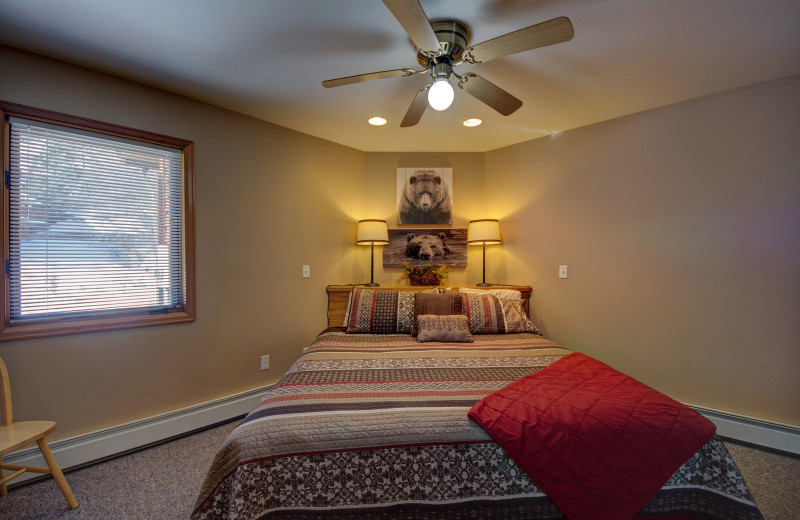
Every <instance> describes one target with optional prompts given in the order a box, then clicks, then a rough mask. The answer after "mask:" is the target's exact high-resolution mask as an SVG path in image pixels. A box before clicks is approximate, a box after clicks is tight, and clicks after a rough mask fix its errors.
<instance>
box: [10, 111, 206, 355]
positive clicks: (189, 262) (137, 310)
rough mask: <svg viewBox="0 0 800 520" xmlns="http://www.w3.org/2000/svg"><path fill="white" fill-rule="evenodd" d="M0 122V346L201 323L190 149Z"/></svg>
mask: <svg viewBox="0 0 800 520" xmlns="http://www.w3.org/2000/svg"><path fill="white" fill-rule="evenodd" d="M0 110H2V112H3V114H2V115H3V133H2V137H3V169H4V172H5V183H4V185H3V197H2V200H3V204H4V206H3V240H4V243H3V245H4V248H3V250H4V261H5V275H4V277H3V279H4V284H3V289H4V291H3V292H4V304H3V308H4V316H3V318H4V319H3V324H2V331H0V340H11V339H20V338H28V337H37V336H50V335H57V334H70V333H77V332H88V331H95V330H107V329H115V328H124V327H137V326H145V325H158V324H166V323H177V322H185V321H193V320H194V214H193V200H192V198H193V176H192V143H191V142H189V141H184V140H181V139H176V138H171V137H167V136H162V135H158V134H152V133H149V132H144V131H139V130H133V129H130V128H124V127H119V126H116V125H111V124H107V123H100V122H97V121H91V120H86V119H82V118H78V117H74V116H68V115H64V114H57V113H54V112H49V111H45V110H39V109H35V108H30V107H24V106H21V105H16V104H11V103H5V102H0Z"/></svg>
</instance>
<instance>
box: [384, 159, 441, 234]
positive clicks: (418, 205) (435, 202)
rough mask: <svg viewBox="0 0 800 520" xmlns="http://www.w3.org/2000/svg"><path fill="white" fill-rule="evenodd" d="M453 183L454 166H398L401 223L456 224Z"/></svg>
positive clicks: (398, 211) (398, 206)
mask: <svg viewBox="0 0 800 520" xmlns="http://www.w3.org/2000/svg"><path fill="white" fill-rule="evenodd" d="M452 186H453V169H452V168H398V169H397V224H398V225H409V224H410V225H415V226H416V225H420V224H440V225H441V224H448V225H449V224H452V223H453V192H452Z"/></svg>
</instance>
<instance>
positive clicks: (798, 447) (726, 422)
mask: <svg viewBox="0 0 800 520" xmlns="http://www.w3.org/2000/svg"><path fill="white" fill-rule="evenodd" d="M689 406H690V407H691V408H692V409H694V410H696V411H698V412H700V413H701V414H703V415H704V416H706V417H707V418H708V419H709V420H710V421H711V422H713V423H714V424H716V425H717V435H719V436H720V437H722V438H723V439H730V440H732V441H738V442H743V443H745V444H752V445H754V446H758V447H762V448H766V449H769V450H775V451H780V452H784V453H789V454H792V455H800V427H797V426H792V425H791V424H783V423H778V422H772V421H764V420H761V419H756V418H755V417H747V416H745V415H738V414H732V413H728V412H722V411H720V410H713V409H711V408H704V407H702V406H694V405H691V404H690V405H689Z"/></svg>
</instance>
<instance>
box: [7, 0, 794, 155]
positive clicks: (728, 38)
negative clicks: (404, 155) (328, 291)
mask: <svg viewBox="0 0 800 520" xmlns="http://www.w3.org/2000/svg"><path fill="white" fill-rule="evenodd" d="M420 3H421V5H422V7H423V9H424V10H425V12H426V13H427V15H428V18H429V19H431V20H437V19H456V20H459V21H461V22H463V23H465V24H466V25H467V26H468V27H469V29H470V30H471V33H472V37H471V42H472V43H473V44H475V43H479V42H482V41H485V40H488V39H491V38H493V37H495V36H499V35H501V34H505V33H507V32H510V31H513V30H516V29H520V28H523V27H527V26H529V25H534V24H536V23H539V22H543V21H545V20H549V19H551V18H555V17H558V16H567V17H569V18H570V19H571V20H572V24H573V26H574V28H575V38H574V39H573V40H571V41H569V42H566V43H561V44H558V45H554V46H550V47H545V48H541V49H536V50H532V51H528V52H525V53H521V54H516V55H513V56H510V57H507V58H504V59H500V60H496V61H492V62H488V63H484V64H480V65H475V66H468V65H462V66H459V67H457V69H456V70H457V72H459V73H463V72H465V71H467V70H473V71H475V72H476V73H478V74H480V75H481V76H483V77H485V78H486V79H488V80H490V81H492V82H493V83H495V84H497V85H498V86H500V87H502V88H503V89H505V90H507V91H508V92H510V93H511V94H513V95H515V96H516V97H518V98H519V99H521V100H522V101H523V102H524V104H523V106H522V108H520V109H519V110H518V111H517V112H515V113H514V114H512V115H510V116H508V117H504V116H501V115H500V114H498V113H496V112H494V111H493V110H492V109H490V108H489V107H487V106H485V105H483V104H481V103H480V102H479V101H477V100H475V99H474V98H472V97H470V96H468V95H466V94H465V93H464V92H460V91H458V89H456V100H455V102H454V103H453V106H452V107H451V108H450V109H448V110H447V111H445V112H436V111H434V110H431V109H428V110H427V111H426V112H425V115H424V116H423V117H422V120H421V122H420V124H419V125H417V126H415V127H411V128H400V127H399V125H400V121H401V120H402V118H403V115H404V114H405V111H406V109H407V108H408V106H409V104H410V103H411V100H412V99H413V97H414V95H415V94H416V92H417V90H418V89H419V87H420V86H422V85H423V84H424V83H425V82H426V81H427V80H428V76H427V75H424V74H421V75H417V76H413V77H407V78H402V77H401V78H391V79H382V80H377V81H370V82H365V83H360V84H355V85H348V86H342V87H338V88H331V89H326V88H323V87H322V86H321V84H320V83H321V82H322V81H323V80H326V79H330V78H336V77H341V76H350V75H354V74H362V73H367V72H374V71H381V70H386V69H395V68H404V67H415V68H417V67H416V59H415V53H414V50H413V45H412V44H411V42H410V40H409V38H408V36H407V35H406V34H405V32H404V31H403V29H402V27H401V26H400V24H399V23H398V22H397V20H395V18H394V17H393V16H392V14H391V13H390V12H389V11H388V9H387V8H386V7H385V6H384V5H383V3H382V2H380V1H379V0H281V1H278V0H235V1H231V0H227V1H226V0H192V1H187V0H69V1H64V0H0V43H4V44H7V45H10V46H13V47H17V48H20V49H24V50H29V51H32V52H36V53H40V54H44V55H47V56H52V57H55V58H59V59H62V60H64V61H68V62H71V63H76V64H79V65H83V66H85V67H89V68H92V69H96V70H100V71H103V72H107V73H109V74H113V75H117V76H121V77H124V78H129V79H133V80H136V81H139V82H142V83H145V84H149V85H153V86H156V87H159V88H162V89H165V90H168V91H172V92H177V93H180V94H183V95H186V96H189V97H192V98H196V99H200V100H203V101H207V102H209V103H213V104H215V105H219V106H221V107H225V108H229V109H231V110H235V111H237V112H241V113H244V114H249V115H251V116H254V117H257V118H260V119H263V120H265V121H270V122H272V123H276V124H279V125H282V126H285V127H288V128H292V129H295V130H299V131H301V132H305V133H307V134H311V135H315V136H319V137H322V138H324V139H328V140H331V141H334V142H337V143H341V144H344V145H347V146H351V147H353V148H357V149H360V150H365V151H486V150H491V149H494V148H498V147H501V146H506V145H509V144H513V143H517V142H521V141H527V140H530V139H534V138H537V137H542V136H545V135H549V134H552V133H554V132H559V131H564V130H569V129H572V128H576V127H580V126H584V125H588V124H592V123H596V122H599V121H604V120H607V119H611V118H614V117H619V116H622V115H626V114H631V113H635V112H639V111H642V110H647V109H650V108H655V107H659V106H663V105H668V104H671V103H675V102H679V101H683V100H686V99H691V98H696V97H700V96H703V95H707V94H711V93H715V92H721V91H724V90H729V89H732V88H736V87H741V86H745V85H750V84H753V83H758V82H762V81H767V80H771V79H776V78H780V77H784V76H789V75H792V74H798V73H800V1H798V0H768V1H755V0H661V1H658V0H559V1H556V0H421V2H420ZM373 115H381V116H383V117H385V118H387V119H388V120H389V123H388V124H387V125H386V126H384V127H379V128H376V127H371V126H370V125H368V124H367V122H366V121H367V119H368V118H369V117H371V116H373ZM469 117H479V118H482V119H483V120H484V124H483V125H481V126H479V127H477V128H465V127H463V126H462V125H461V122H462V121H463V120H464V119H466V118H469Z"/></svg>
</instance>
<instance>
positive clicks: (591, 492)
mask: <svg viewBox="0 0 800 520" xmlns="http://www.w3.org/2000/svg"><path fill="white" fill-rule="evenodd" d="M469 417H470V418H471V419H472V420H474V421H475V422H477V423H478V424H479V425H481V427H483V428H484V429H485V430H486V431H487V432H488V433H489V435H491V437H492V438H493V439H494V440H495V442H497V443H498V444H499V445H500V446H502V447H503V449H504V450H505V451H506V452H507V453H508V454H509V456H511V458H513V459H514V460H515V461H516V462H517V464H518V465H519V466H520V467H521V468H522V469H523V470H524V471H525V472H526V473H527V474H528V475H529V476H530V478H531V480H533V481H534V482H535V483H536V484H537V485H538V486H539V487H541V488H542V490H543V491H544V492H545V493H547V495H548V496H549V497H550V498H551V499H552V500H553V502H555V503H556V505H558V507H559V508H561V510H562V511H564V513H565V514H566V515H567V516H568V517H569V518H570V519H572V520H589V519H592V520H594V519H604V520H607V519H615V520H628V519H630V518H632V517H633V516H634V515H635V514H636V512H637V511H638V510H639V509H641V508H642V507H643V506H644V505H645V504H646V503H647V502H648V501H649V500H650V499H651V498H652V497H653V496H654V495H655V494H656V493H657V492H658V490H659V489H661V487H662V486H663V485H664V484H665V483H666V482H667V480H669V478H670V477H671V476H672V474H673V473H674V472H675V471H676V470H677V469H678V468H679V467H680V466H681V465H683V463H685V462H686V461H687V460H688V459H689V457H691V456H692V455H693V454H694V453H695V452H696V451H697V450H698V449H700V448H701V447H702V446H703V445H704V444H706V443H707V442H708V441H709V440H710V439H711V437H712V436H713V435H714V431H715V429H716V427H715V426H714V424H713V423H712V422H711V421H709V420H708V419H706V418H705V417H703V416H702V415H700V414H698V413H697V412H695V411H694V410H692V409H690V408H689V407H687V406H685V405H683V404H681V403H679V402H677V401H675V400H673V399H671V398H670V397H667V396H666V395H664V394H662V393H660V392H657V391H656V390H654V389H652V388H650V387H648V386H646V385H644V384H643V383H640V382H639V381H636V380H635V379H633V378H631V377H629V376H626V375H625V374H623V373H621V372H618V371H616V370H614V369H613V368H611V367H609V366H608V365H605V364H603V363H601V362H600V361H597V360H596V359H593V358H590V357H588V356H585V355H583V354H580V353H574V354H570V355H569V356H566V357H565V358H563V359H561V360H559V361H557V362H555V363H553V364H552V365H550V366H549V367H547V368H544V369H542V370H540V371H539V372H536V373H534V374H531V375H529V376H525V377H523V378H521V379H519V380H517V381H515V382H514V383H512V384H511V385H509V386H507V387H505V388H503V389H501V390H499V391H497V392H495V393H493V394H490V395H488V396H487V397H486V398H484V399H483V400H481V401H479V402H478V403H477V404H475V406H473V407H472V408H471V409H470V411H469Z"/></svg>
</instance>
